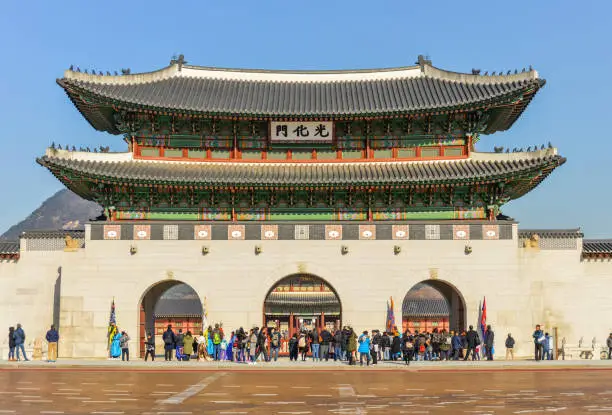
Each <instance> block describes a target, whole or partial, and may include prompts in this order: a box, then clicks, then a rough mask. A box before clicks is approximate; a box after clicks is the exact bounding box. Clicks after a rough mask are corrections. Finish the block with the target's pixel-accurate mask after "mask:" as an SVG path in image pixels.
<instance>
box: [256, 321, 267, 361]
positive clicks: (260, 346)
mask: <svg viewBox="0 0 612 415" xmlns="http://www.w3.org/2000/svg"><path fill="white" fill-rule="evenodd" d="M267 346H268V333H267V328H266V327H262V328H261V330H259V332H258V335H257V352H256V355H255V360H257V359H259V356H262V355H263V361H264V362H267V361H268V360H270V359H269V355H268V348H267Z"/></svg>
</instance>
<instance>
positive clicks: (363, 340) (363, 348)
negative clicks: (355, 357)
mask: <svg viewBox="0 0 612 415" xmlns="http://www.w3.org/2000/svg"><path fill="white" fill-rule="evenodd" d="M358 341H359V347H358V348H357V351H358V352H359V363H360V364H361V366H363V358H364V357H365V358H366V360H367V362H368V366H370V343H371V339H370V336H368V332H367V331H364V332H363V333H362V334H361V336H359V340H358Z"/></svg>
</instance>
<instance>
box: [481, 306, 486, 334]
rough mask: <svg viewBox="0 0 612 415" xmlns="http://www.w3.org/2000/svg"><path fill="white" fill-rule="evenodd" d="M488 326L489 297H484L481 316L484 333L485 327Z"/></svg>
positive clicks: (483, 331)
mask: <svg viewBox="0 0 612 415" xmlns="http://www.w3.org/2000/svg"><path fill="white" fill-rule="evenodd" d="M486 327H487V297H484V301H483V302H482V313H481V316H480V331H481V332H482V334H483V335H484V333H485V328H486Z"/></svg>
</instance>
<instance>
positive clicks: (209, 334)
mask: <svg viewBox="0 0 612 415" xmlns="http://www.w3.org/2000/svg"><path fill="white" fill-rule="evenodd" d="M204 336H206V353H208V356H209V357H210V358H211V359H214V358H215V346H214V345H213V328H212V326H208V329H206V331H205V332H204Z"/></svg>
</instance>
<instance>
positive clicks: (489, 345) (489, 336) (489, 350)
mask: <svg viewBox="0 0 612 415" xmlns="http://www.w3.org/2000/svg"><path fill="white" fill-rule="evenodd" d="M494 344H495V333H494V332H493V330H492V329H491V326H490V325H488V326H487V331H486V332H485V346H486V350H485V352H486V354H487V360H493V345H494Z"/></svg>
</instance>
